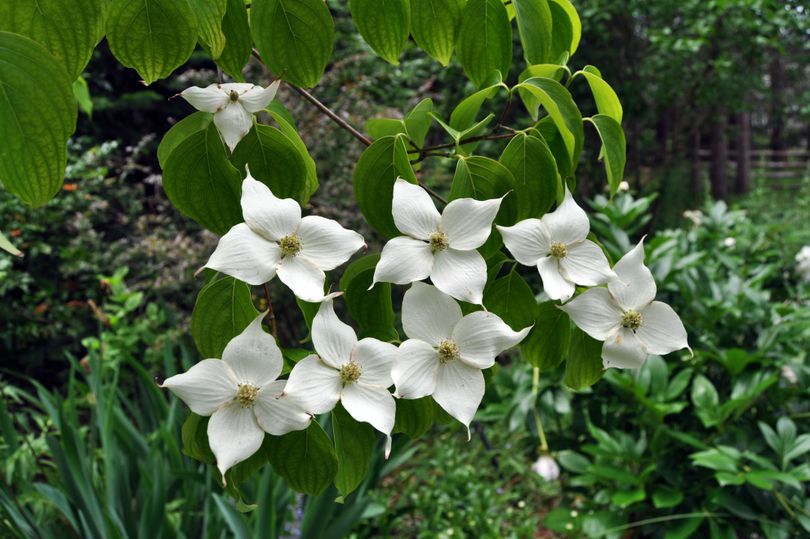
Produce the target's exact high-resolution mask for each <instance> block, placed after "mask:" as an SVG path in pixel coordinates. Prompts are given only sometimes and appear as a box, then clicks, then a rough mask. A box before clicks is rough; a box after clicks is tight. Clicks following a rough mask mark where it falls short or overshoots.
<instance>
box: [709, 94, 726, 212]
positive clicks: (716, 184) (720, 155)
mask: <svg viewBox="0 0 810 539" xmlns="http://www.w3.org/2000/svg"><path fill="white" fill-rule="evenodd" d="M727 127H728V113H727V112H726V109H725V107H722V106H718V107H717V108H716V111H715V114H714V120H713V122H712V140H711V146H712V150H711V153H712V155H711V159H712V162H711V167H710V169H709V178H710V179H711V183H712V197H714V199H715V200H725V199H726V198H728V136H726V129H727Z"/></svg>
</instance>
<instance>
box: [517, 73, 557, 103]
mask: <svg viewBox="0 0 810 539" xmlns="http://www.w3.org/2000/svg"><path fill="white" fill-rule="evenodd" d="M565 70H566V68H565V67H563V66H561V65H558V64H534V65H530V66H527V67H526V69H524V70H523V71H522V72H521V74H520V76H519V77H518V82H523V81H525V80H526V79H532V78H534V77H544V78H546V79H554V80H556V81H557V82H561V81H562V77H563V75H564V74H565ZM538 106H539V105H538ZM526 108H530V107H529V106H528V105H526Z"/></svg>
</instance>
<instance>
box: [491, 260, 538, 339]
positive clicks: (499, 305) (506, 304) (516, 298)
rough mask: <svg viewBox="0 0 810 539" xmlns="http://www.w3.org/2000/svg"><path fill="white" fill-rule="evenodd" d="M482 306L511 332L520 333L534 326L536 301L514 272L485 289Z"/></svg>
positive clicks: (529, 289)
mask: <svg viewBox="0 0 810 539" xmlns="http://www.w3.org/2000/svg"><path fill="white" fill-rule="evenodd" d="M484 306H485V307H486V308H487V309H488V310H489V311H490V312H493V313H495V314H497V315H498V316H500V317H501V319H502V320H503V321H504V322H506V323H507V324H508V325H509V327H511V328H512V329H513V330H515V331H520V330H521V329H523V328H526V327H529V326H531V325H532V324H534V316H535V310H536V307H537V301H536V300H535V299H534V292H532V289H531V288H530V287H529V285H528V284H526V281H525V280H523V277H521V276H520V275H518V273H517V272H516V271H510V272H509V274H508V275H505V276H504V277H501V278H500V279H496V280H495V281H494V282H492V283H491V284H490V285H489V286H487V287H486V290H484Z"/></svg>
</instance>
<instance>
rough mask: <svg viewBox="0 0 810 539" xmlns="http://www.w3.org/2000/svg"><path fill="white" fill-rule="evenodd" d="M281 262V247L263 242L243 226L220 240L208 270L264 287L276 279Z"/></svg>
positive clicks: (207, 263) (207, 264) (230, 231)
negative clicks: (277, 268) (263, 285)
mask: <svg viewBox="0 0 810 539" xmlns="http://www.w3.org/2000/svg"><path fill="white" fill-rule="evenodd" d="M280 260H281V250H280V249H279V247H278V245H276V244H275V243H273V242H269V241H267V240H266V239H264V238H262V237H261V236H259V235H258V234H256V233H255V232H253V231H252V230H250V228H249V227H248V226H247V225H246V224H245V223H239V224H238V225H235V226H234V227H232V228H231V229H230V230H229V231H228V232H227V233H225V235H224V236H222V237H221V238H220V239H219V243H218V244H217V248H216V249H214V253H213V254H212V255H211V258H209V259H208V262H206V263H205V267H206V268H211V269H212V270H216V271H221V272H222V273H224V274H226V275H230V276H231V277H235V278H236V279H239V280H240V281H244V282H246V283H248V284H252V285H260V284H264V283H266V282H267V281H269V280H270V279H272V278H273V277H275V276H276V267H277V266H278V263H279V261H280Z"/></svg>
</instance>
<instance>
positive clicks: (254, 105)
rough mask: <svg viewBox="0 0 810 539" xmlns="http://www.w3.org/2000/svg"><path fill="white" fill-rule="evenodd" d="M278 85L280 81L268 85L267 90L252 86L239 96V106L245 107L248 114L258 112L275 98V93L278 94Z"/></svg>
mask: <svg viewBox="0 0 810 539" xmlns="http://www.w3.org/2000/svg"><path fill="white" fill-rule="evenodd" d="M280 85H281V79H279V80H277V81H275V82H273V84H270V85H269V86H268V87H267V88H262V87H261V86H253V87H252V88H250V89H249V90H248V91H246V92H245V93H243V94H242V95H240V96H239V104H240V105H242V106H243V107H245V110H246V111H248V112H250V113H254V112H259V111H260V110H262V109H263V108H265V107H266V106H267V105H269V104H270V102H271V101H272V100H273V98H274V97H276V92H278V87H279V86H280Z"/></svg>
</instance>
